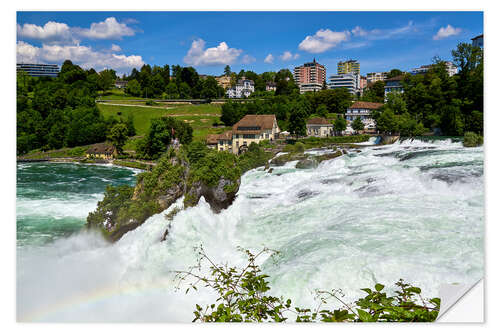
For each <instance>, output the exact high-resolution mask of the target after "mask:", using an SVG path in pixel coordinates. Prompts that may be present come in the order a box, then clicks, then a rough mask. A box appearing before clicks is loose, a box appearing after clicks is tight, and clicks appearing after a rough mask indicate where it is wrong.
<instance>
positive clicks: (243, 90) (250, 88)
mask: <svg viewBox="0 0 500 333" xmlns="http://www.w3.org/2000/svg"><path fill="white" fill-rule="evenodd" d="M254 91H255V87H254V84H253V81H252V80H247V79H241V80H238V83H236V85H235V86H234V87H232V88H230V89H228V90H227V97H229V98H243V97H248V96H250V95H251V94H252V93H253V92H254Z"/></svg>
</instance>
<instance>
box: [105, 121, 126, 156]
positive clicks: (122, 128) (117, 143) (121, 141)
mask: <svg viewBox="0 0 500 333" xmlns="http://www.w3.org/2000/svg"><path fill="white" fill-rule="evenodd" d="M128 132H129V129H128V128H127V125H126V124H124V123H118V124H116V125H114V126H113V127H112V128H111V130H110V133H109V135H108V139H109V141H111V143H112V144H113V146H114V147H115V148H116V150H117V152H118V154H122V153H123V146H124V145H125V142H126V141H127V139H128V136H127V134H128Z"/></svg>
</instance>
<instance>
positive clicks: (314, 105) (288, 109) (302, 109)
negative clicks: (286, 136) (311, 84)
mask: <svg viewBox="0 0 500 333" xmlns="http://www.w3.org/2000/svg"><path fill="white" fill-rule="evenodd" d="M352 98H353V96H352V95H351V94H349V92H348V91H347V89H334V90H321V91H319V92H316V93H306V94H304V95H299V94H292V95H289V96H274V97H268V98H265V99H259V100H249V101H245V102H235V101H228V102H226V103H225V104H224V105H223V106H222V115H221V121H222V122H223V123H224V124H225V125H226V126H232V125H234V124H235V123H236V122H238V121H239V120H240V119H241V118H243V117H244V116H245V115H247V114H274V115H276V119H277V120H278V125H279V127H280V129H281V130H288V131H289V132H291V133H292V134H294V135H297V136H302V135H305V133H306V122H307V119H308V118H309V117H313V116H322V117H326V116H327V115H328V113H336V114H344V113H345V111H346V109H347V108H348V107H349V106H350V105H351V103H352Z"/></svg>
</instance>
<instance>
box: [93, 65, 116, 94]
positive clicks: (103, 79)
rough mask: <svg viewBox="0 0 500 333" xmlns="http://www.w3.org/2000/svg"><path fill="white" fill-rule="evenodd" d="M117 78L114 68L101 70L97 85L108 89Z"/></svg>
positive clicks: (104, 89) (103, 89)
mask: <svg viewBox="0 0 500 333" xmlns="http://www.w3.org/2000/svg"><path fill="white" fill-rule="evenodd" d="M115 80H116V72H115V71H114V70H112V69H105V70H103V71H101V72H99V76H98V78H97V86H98V88H99V89H100V90H102V91H106V90H108V89H110V88H111V86H112V85H113V83H114V82H115Z"/></svg>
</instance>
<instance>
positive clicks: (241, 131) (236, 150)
mask: <svg viewBox="0 0 500 333" xmlns="http://www.w3.org/2000/svg"><path fill="white" fill-rule="evenodd" d="M279 132H280V130H279V127H278V122H277V121H276V117H275V115H273V114H271V115H269V114H266V115H254V114H253V115H250V114H247V115H246V116H244V117H243V118H242V119H241V120H240V121H238V122H237V123H236V124H234V125H233V128H232V130H230V131H226V132H224V133H222V134H219V135H218V136H217V150H219V151H228V152H230V153H233V154H241V153H242V152H244V151H246V150H247V149H248V147H249V146H250V144H251V143H252V142H255V143H257V144H258V143H259V142H261V141H263V140H269V141H274V140H276V139H278V137H279ZM210 140H211V141H212V140H213V138H212V137H210ZM207 145H210V143H209V138H208V137H207Z"/></svg>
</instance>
